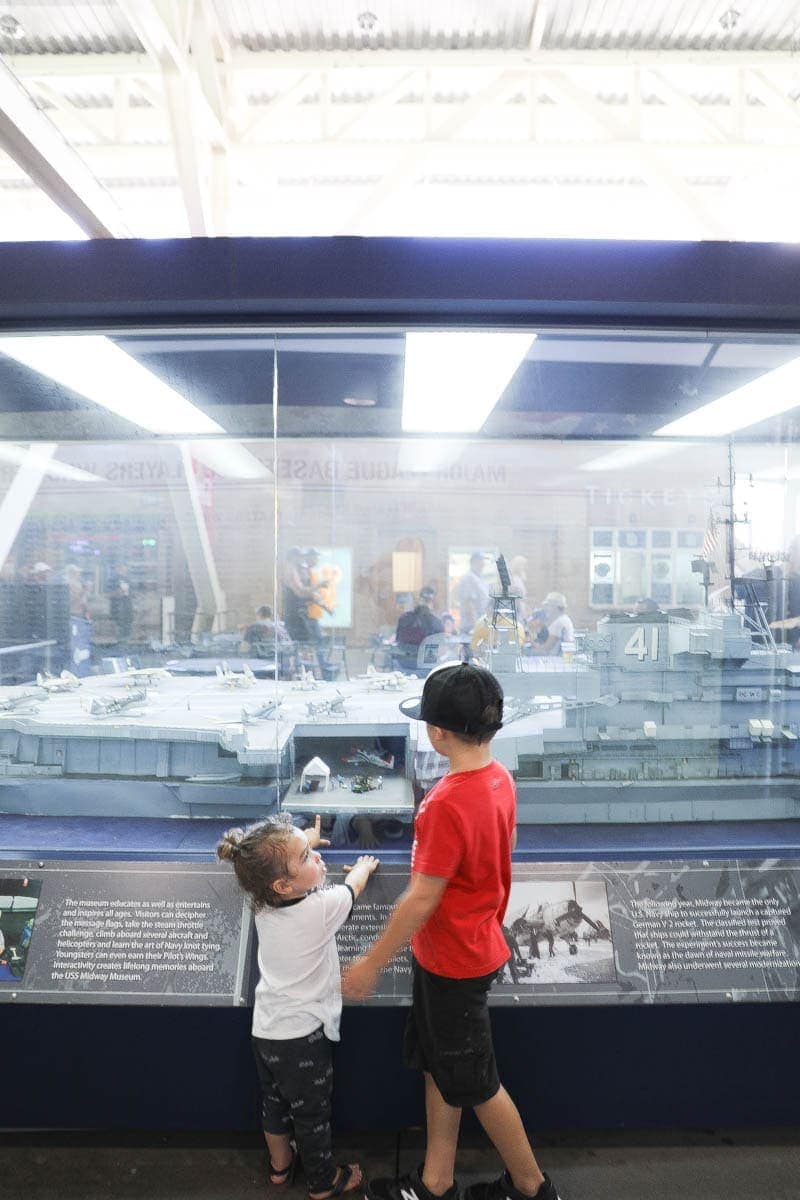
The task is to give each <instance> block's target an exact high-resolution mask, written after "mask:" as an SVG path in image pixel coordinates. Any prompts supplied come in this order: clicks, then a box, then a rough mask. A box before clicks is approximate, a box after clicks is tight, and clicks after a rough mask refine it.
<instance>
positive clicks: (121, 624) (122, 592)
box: [108, 563, 133, 642]
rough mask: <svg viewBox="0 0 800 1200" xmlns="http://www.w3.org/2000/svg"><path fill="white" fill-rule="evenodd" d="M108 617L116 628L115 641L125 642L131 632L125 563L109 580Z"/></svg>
mask: <svg viewBox="0 0 800 1200" xmlns="http://www.w3.org/2000/svg"><path fill="white" fill-rule="evenodd" d="M108 590H109V595H110V597H111V599H110V602H109V606H108V615H109V616H110V617H111V620H112V621H113V622H114V624H115V625H116V627H117V640H118V641H120V642H127V641H128V640H129V639H130V636H131V632H132V631H133V597H132V596H131V581H130V579H129V578H128V567H127V564H126V563H120V564H119V566H118V567H116V568H115V569H114V571H113V573H112V575H111V579H110V580H109V588H108Z"/></svg>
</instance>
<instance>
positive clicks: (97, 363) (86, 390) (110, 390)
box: [0, 334, 271, 479]
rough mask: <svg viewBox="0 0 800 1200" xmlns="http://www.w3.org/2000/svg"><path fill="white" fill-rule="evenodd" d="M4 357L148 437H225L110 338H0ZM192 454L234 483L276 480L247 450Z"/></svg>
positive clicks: (213, 448) (229, 445) (198, 449)
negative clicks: (43, 376) (253, 480)
mask: <svg viewBox="0 0 800 1200" xmlns="http://www.w3.org/2000/svg"><path fill="white" fill-rule="evenodd" d="M0 353H1V354H5V355H6V356H7V357H8V358H13V359H15V360H16V361H17V362H19V363H22V364H23V366H26V367H30V369H31V370H32V371H37V372H38V373H39V374H40V375H46V376H47V377H48V378H49V379H54V380H55V381H56V383H60V384H61V385H62V386H64V387H67V388H69V389H70V390H71V391H73V392H75V393H77V394H78V395H80V396H85V397H86V399H87V400H91V401H92V403H93V404H96V405H97V406H98V407H99V408H104V409H106V410H107V411H108V412H112V413H115V414H116V416H118V417H123V418H124V419H125V420H126V421H131V422H132V423H133V424H134V425H138V426H139V427H140V428H141V429H146V430H147V431H148V432H149V433H156V434H207V433H222V434H224V433H225V430H224V429H223V428H222V426H221V425H220V424H219V423H218V422H217V421H214V420H213V419H212V418H211V417H209V416H207V415H206V413H204V412H202V411H201V410H200V409H199V408H198V407H197V406H196V405H195V404H192V403H191V402H190V401H189V400H187V399H186V398H185V396H181V395H180V394H179V393H178V392H176V391H174V389H173V388H171V387H169V386H168V384H166V383H164V382H163V380H161V379H159V378H158V376H156V375H154V374H153V372H152V371H148V369H147V367H144V366H142V364H141V363H140V362H137V360H136V359H135V358H132V357H131V355H130V354H127V353H126V352H125V351H124V350H122V349H121V348H120V347H119V346H117V345H116V344H115V343H114V342H111V341H109V339H108V338H106V337H102V336H100V335H95V334H93V335H87V336H79V337H68V336H63V337H24V336H20V337H0ZM206 445H207V446H208V447H209V449H208V450H206V449H204V447H205V446H206ZM191 453H192V455H193V457H194V458H196V459H198V460H199V461H200V462H203V463H205V464H206V465H207V466H209V467H210V468H211V469H212V470H213V471H216V472H217V474H219V475H225V476H228V477H230V478H234V479H266V478H268V477H269V476H270V474H271V472H270V471H269V469H268V468H267V467H266V466H265V465H264V464H263V463H262V462H260V461H259V459H257V458H256V457H255V456H254V455H253V454H251V453H250V451H249V450H246V449H245V447H244V446H242V445H241V444H239V443H237V442H228V441H227V440H226V439H220V440H219V441H216V440H214V441H212V442H209V443H205V442H196V443H193V444H192V446H191Z"/></svg>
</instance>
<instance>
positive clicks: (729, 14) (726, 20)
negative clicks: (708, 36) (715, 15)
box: [719, 8, 742, 33]
mask: <svg viewBox="0 0 800 1200" xmlns="http://www.w3.org/2000/svg"><path fill="white" fill-rule="evenodd" d="M741 15H742V14H741V13H740V12H739V10H738V8H726V9H725V12H724V13H723V14H722V16H721V17H720V19H719V23H720V25H721V26H722V28H723V29H724V30H725V32H726V33H731V32H732V31H733V30H734V29H735V28H736V26H737V25H738V24H739V18H740V17H741Z"/></svg>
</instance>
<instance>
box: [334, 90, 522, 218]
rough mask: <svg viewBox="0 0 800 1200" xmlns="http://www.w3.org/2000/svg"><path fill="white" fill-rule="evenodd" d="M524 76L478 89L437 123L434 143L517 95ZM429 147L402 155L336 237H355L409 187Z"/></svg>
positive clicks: (421, 144) (411, 149) (417, 145)
mask: <svg viewBox="0 0 800 1200" xmlns="http://www.w3.org/2000/svg"><path fill="white" fill-rule="evenodd" d="M525 78H526V74H525V73H521V72H519V71H505V72H503V73H502V74H501V75H498V76H497V77H496V78H495V79H492V80H490V81H489V82H488V83H486V84H485V85H484V86H483V87H482V88H479V90H478V91H477V92H475V93H474V95H472V96H470V98H469V100H467V101H466V102H465V103H464V104H462V105H460V106H459V108H458V109H457V111H456V112H454V113H452V114H451V115H450V116H448V117H446V118H445V120H443V121H440V122H439V123H438V124H437V125H436V127H435V129H434V131H433V138H434V139H435V140H436V141H444V142H447V141H449V140H450V139H452V138H454V137H455V136H456V134H458V133H460V132H461V131H462V130H463V129H465V128H466V126H467V125H469V123H470V122H471V121H473V120H474V119H475V117H476V116H478V114H479V113H481V112H484V111H485V110H486V109H487V108H489V107H492V106H494V105H497V104H501V103H503V102H504V101H506V100H507V99H508V97H509V95H512V94H513V93H514V92H516V91H518V90H519V88H520V86H522V84H523V82H524V79H525ZM429 145H430V143H429V142H427V141H421V142H418V143H415V144H412V145H411V146H410V147H409V148H408V149H406V150H405V151H404V152H403V154H401V156H400V158H399V159H398V161H397V162H396V163H395V165H394V167H393V168H392V169H391V170H389V171H387V172H386V173H385V174H384V176H383V178H382V179H381V180H380V181H379V182H378V183H377V184H376V185H375V187H373V188H372V189H371V190H370V192H369V195H367V196H366V197H364V199H363V200H362V201H361V202H360V203H359V204H358V206H357V208H356V210H355V212H354V213H353V214H352V215H351V217H350V218H349V219H348V220H347V221H346V223H345V226H344V228H343V229H340V230H338V231H337V232H339V233H347V234H356V233H360V232H361V230H362V226H363V223H364V221H365V220H366V219H367V218H368V217H369V216H371V215H372V213H373V212H374V211H375V209H376V208H378V207H379V206H380V205H381V204H383V202H384V201H385V200H386V199H387V198H388V197H389V196H392V195H396V194H397V192H398V191H399V190H400V189H401V188H404V187H407V186H408V185H409V184H413V182H414V179H415V177H416V175H417V174H418V173H419V171H420V169H421V168H422V167H423V165H424V163H425V162H426V161H427V159H428V155H429V153H430V150H429Z"/></svg>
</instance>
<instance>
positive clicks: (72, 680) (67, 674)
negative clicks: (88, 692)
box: [36, 671, 81, 695]
mask: <svg viewBox="0 0 800 1200" xmlns="http://www.w3.org/2000/svg"><path fill="white" fill-rule="evenodd" d="M36 686H37V687H40V688H43V689H44V690H45V691H46V692H47V693H48V694H50V695H52V694H53V693H54V692H74V691H75V689H76V688H79V687H80V686H81V681H80V679H78V676H77V675H73V674H72V672H71V671H62V672H61V674H60V675H51V674H50V672H49V671H45V672H44V673H42V672H41V671H38V672H37V674H36Z"/></svg>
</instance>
